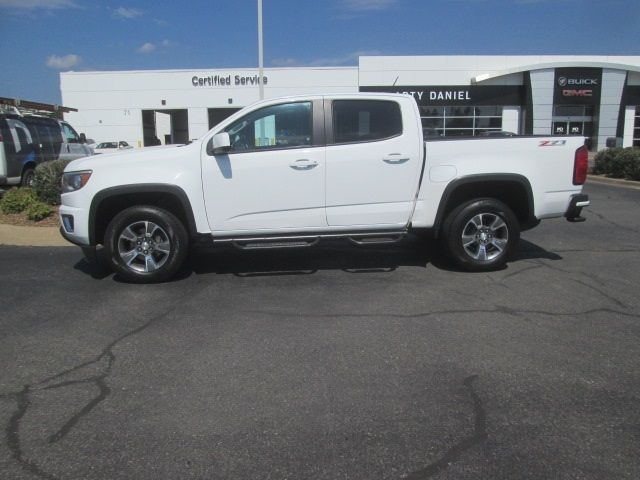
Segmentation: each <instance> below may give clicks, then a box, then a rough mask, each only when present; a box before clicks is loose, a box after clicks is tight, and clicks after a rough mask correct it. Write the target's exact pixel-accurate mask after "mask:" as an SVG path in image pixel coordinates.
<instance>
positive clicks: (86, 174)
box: [62, 170, 91, 193]
mask: <svg viewBox="0 0 640 480" xmlns="http://www.w3.org/2000/svg"><path fill="white" fill-rule="evenodd" d="M90 177H91V170H84V171H82V172H69V173H63V174H62V193H69V192H75V191H76V190H80V189H81V188H82V187H84V186H85V185H86V184H87V182H88V181H89V178H90Z"/></svg>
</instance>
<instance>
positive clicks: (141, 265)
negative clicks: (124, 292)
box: [104, 205, 189, 283]
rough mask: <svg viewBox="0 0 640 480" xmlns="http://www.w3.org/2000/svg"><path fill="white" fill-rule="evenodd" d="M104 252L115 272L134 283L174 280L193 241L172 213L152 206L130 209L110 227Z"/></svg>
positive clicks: (113, 221)
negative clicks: (190, 241) (190, 242)
mask: <svg viewBox="0 0 640 480" xmlns="http://www.w3.org/2000/svg"><path fill="white" fill-rule="evenodd" d="M104 248H105V254H106V258H107V261H108V262H109V265H110V266H111V268H112V269H113V270H114V271H115V272H117V273H118V274H119V276H120V277H122V278H123V279H124V280H127V281H129V282H132V283H157V282H163V281H166V280H168V279H170V278H171V277H172V276H173V275H174V274H175V273H176V272H177V271H178V269H179V268H180V266H181V265H182V263H183V262H184V259H185V258H186V256H187V252H188V249H189V237H188V235H187V231H186V230H185V227H184V225H183V224H182V222H181V221H180V220H178V219H177V218H176V216H175V215H173V214H172V213H171V212H168V211H166V210H163V209H162V208H158V207H155V206H152V205H141V206H136V207H131V208H127V209H126V210H123V211H122V212H120V213H119V214H117V215H116V216H115V217H114V218H113V220H111V222H110V223H109V225H108V226H107V230H106V232H105V236H104Z"/></svg>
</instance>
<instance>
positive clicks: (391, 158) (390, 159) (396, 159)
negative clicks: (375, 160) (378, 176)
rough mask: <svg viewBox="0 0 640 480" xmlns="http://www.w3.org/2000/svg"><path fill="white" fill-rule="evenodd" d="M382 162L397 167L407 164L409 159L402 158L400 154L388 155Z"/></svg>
mask: <svg viewBox="0 0 640 480" xmlns="http://www.w3.org/2000/svg"><path fill="white" fill-rule="evenodd" d="M382 161H383V162H385V163H389V164H391V165H397V164H400V163H405V162H408V161H409V157H403V156H402V154H401V153H390V154H389V155H387V157H386V158H383V159H382Z"/></svg>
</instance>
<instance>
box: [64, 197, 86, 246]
mask: <svg viewBox="0 0 640 480" xmlns="http://www.w3.org/2000/svg"><path fill="white" fill-rule="evenodd" d="M63 216H70V217H72V218H73V221H72V226H73V228H72V229H71V231H69V230H68V229H67V227H68V226H69V225H68V223H65V222H64V220H63ZM60 225H62V226H61V227H60V233H61V234H62V236H63V237H64V238H65V239H67V240H68V241H69V242H71V243H74V244H76V245H78V246H80V247H87V246H89V244H90V242H89V228H88V226H89V214H88V212H87V211H86V210H85V209H84V208H76V207H71V206H69V205H64V204H63V205H60Z"/></svg>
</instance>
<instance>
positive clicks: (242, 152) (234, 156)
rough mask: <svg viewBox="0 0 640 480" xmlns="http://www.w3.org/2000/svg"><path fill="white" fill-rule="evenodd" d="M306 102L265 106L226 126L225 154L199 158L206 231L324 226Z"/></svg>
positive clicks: (321, 170)
mask: <svg viewBox="0 0 640 480" xmlns="http://www.w3.org/2000/svg"><path fill="white" fill-rule="evenodd" d="M311 113H312V112H311V102H296V103H292V104H280V105H275V106H269V107H265V108H262V109H259V110H257V111H253V112H250V113H248V114H247V115H246V116H244V117H242V118H240V119H238V120H237V121H236V122H234V123H232V124H231V125H230V126H229V127H227V129H226V131H227V132H228V133H229V137H230V140H231V150H230V151H229V153H228V154H216V155H214V156H210V155H206V154H204V155H205V158H203V162H202V182H203V187H204V197H205V206H206V209H207V219H208V221H209V225H210V227H211V230H212V231H218V232H225V233H231V232H236V233H242V232H246V233H250V232H252V231H253V232H255V231H278V230H283V229H294V230H304V229H307V228H316V229H317V228H318V227H326V226H327V221H326V215H325V210H324V189H325V147H324V146H312V145H311V143H312V142H311Z"/></svg>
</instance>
